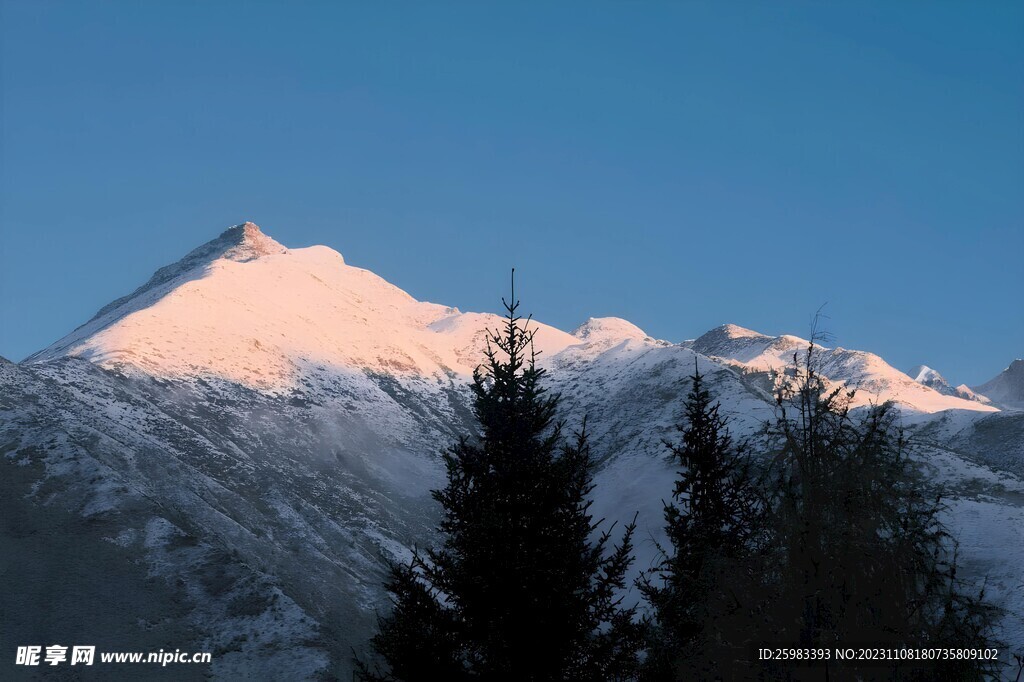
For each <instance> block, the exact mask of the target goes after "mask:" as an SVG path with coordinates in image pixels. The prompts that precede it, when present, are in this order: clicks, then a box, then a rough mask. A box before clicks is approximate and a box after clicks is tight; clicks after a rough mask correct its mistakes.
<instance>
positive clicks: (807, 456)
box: [356, 291, 998, 680]
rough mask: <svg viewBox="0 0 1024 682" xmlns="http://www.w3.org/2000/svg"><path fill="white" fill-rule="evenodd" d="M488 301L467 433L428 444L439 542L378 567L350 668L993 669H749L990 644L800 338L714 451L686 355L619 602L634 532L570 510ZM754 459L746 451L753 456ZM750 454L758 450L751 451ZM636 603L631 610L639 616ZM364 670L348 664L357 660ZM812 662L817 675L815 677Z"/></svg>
mask: <svg viewBox="0 0 1024 682" xmlns="http://www.w3.org/2000/svg"><path fill="white" fill-rule="evenodd" d="M518 306H519V304H518V302H517V301H516V300H515V299H514V291H513V298H512V300H511V301H509V302H507V303H506V304H505V308H506V318H505V324H504V327H503V328H502V329H500V330H496V331H494V332H490V333H489V338H488V344H487V349H486V362H485V364H484V365H483V367H482V368H480V369H479V370H478V371H477V372H476V373H475V374H474V380H473V384H472V391H473V396H474V411H475V416H476V419H477V421H478V424H479V431H480V435H479V437H472V438H471V437H469V436H467V437H464V438H462V439H461V440H460V441H459V442H458V443H457V444H456V445H454V446H453V447H452V448H451V449H450V450H448V451H447V452H446V453H445V455H444V461H445V465H446V468H447V479H448V481H447V485H446V486H445V487H444V488H443V489H441V490H438V491H435V492H434V498H435V499H436V500H437V502H438V503H439V504H440V506H441V510H442V519H441V522H440V525H439V531H440V534H441V537H442V538H443V540H442V542H441V544H440V546H439V547H437V548H434V549H429V550H426V551H424V552H416V553H415V554H414V558H413V560H412V562H411V563H409V564H407V565H394V566H392V569H391V575H390V579H389V581H388V583H387V589H388V591H389V592H390V594H391V595H392V599H393V602H394V609H393V611H392V612H391V613H390V614H388V615H386V616H384V617H382V618H381V619H380V623H379V632H378V634H377V635H376V636H375V637H374V638H373V640H372V642H371V644H372V649H373V653H372V655H371V656H370V657H368V658H367V657H360V658H357V660H356V665H357V676H358V677H360V678H361V679H364V680H634V679H642V680H693V679H723V680H731V679H769V680H770V679H815V680H816V679H864V680H871V679H900V680H903V679H906V680H918V679H920V680H932V679H948V680H981V679H990V678H992V677H993V676H995V675H997V666H998V663H997V662H986V661H978V660H960V661H928V662H921V661H900V662H891V663H888V664H881V665H879V664H873V665H870V666H865V665H857V666H855V665H853V664H850V663H842V662H837V661H834V660H830V661H827V662H820V663H816V664H814V665H807V664H790V663H781V662H770V661H761V660H758V657H757V650H758V648H760V647H764V646H768V645H776V646H778V645H785V646H791V647H792V646H799V647H809V648H823V649H834V648H835V647H840V646H843V647H846V646H862V645H873V646H891V647H894V648H902V647H924V646H928V647H945V646H950V647H957V648H973V647H977V648H985V647H989V646H993V635H992V625H993V622H994V619H995V615H996V613H995V609H994V608H993V607H992V606H990V605H989V604H988V602H987V601H986V600H985V596H984V593H983V592H972V590H971V589H970V588H969V586H967V585H966V584H964V583H963V582H962V581H961V579H960V578H959V577H958V575H957V562H956V548H955V543H954V542H953V541H952V538H950V536H949V534H948V531H947V530H946V528H945V527H944V526H943V524H942V522H941V520H940V514H941V512H942V510H943V504H942V501H941V498H940V497H939V496H938V495H937V494H935V493H934V492H929V490H928V488H927V487H926V486H925V485H924V483H923V482H922V481H921V480H920V478H919V476H918V475H917V473H916V471H915V469H914V467H913V465H912V463H911V462H910V461H909V460H908V458H907V444H906V441H905V439H904V437H903V434H902V433H901V431H900V429H899V428H898V426H897V422H896V413H895V411H894V409H893V407H892V406H891V405H889V404H883V405H879V406H875V407H871V408H868V409H866V410H863V411H860V414H854V413H853V412H852V411H851V409H850V405H851V400H852V398H853V394H852V392H849V391H846V390H845V389H842V388H840V389H831V390H830V389H828V387H827V385H826V382H825V380H824V379H823V378H822V377H821V375H820V374H819V373H818V371H817V367H816V364H817V362H816V360H817V358H816V347H815V346H814V344H811V345H810V347H809V348H808V349H807V351H806V352H805V353H804V354H802V355H796V356H794V359H793V363H792V365H791V367H790V368H789V369H788V370H787V373H786V378H785V380H783V381H781V382H780V385H779V388H778V391H777V396H776V398H777V410H776V418H775V419H774V421H773V422H772V423H771V424H770V425H768V426H767V427H766V429H765V430H764V432H763V433H762V434H761V435H760V437H759V438H758V439H757V442H756V443H739V442H736V441H735V440H734V439H733V437H732V435H731V434H730V432H729V428H728V423H727V420H726V419H725V418H724V417H723V415H722V414H721V413H720V407H719V404H718V403H717V402H716V401H715V400H714V398H713V396H712V395H711V392H710V390H709V388H708V385H707V380H706V377H705V376H704V375H702V374H701V373H700V371H699V368H698V367H697V366H695V369H694V374H693V375H692V377H691V382H692V383H691V387H690V390H689V393H688V395H687V396H686V399H685V403H684V410H683V412H684V413H683V422H682V423H681V424H680V426H679V432H680V433H679V438H678V441H672V442H667V443H666V445H667V446H668V449H669V451H670V453H671V456H672V459H673V461H674V462H675V464H677V465H678V469H679V475H678V479H677V481H676V484H675V488H674V490H673V496H672V499H671V500H670V501H668V502H667V503H666V504H665V512H664V519H665V530H666V535H667V538H668V544H667V545H665V546H663V547H659V550H660V560H659V561H658V563H657V564H656V565H655V566H654V567H653V568H652V569H650V570H648V571H647V572H646V573H644V575H643V576H642V577H641V578H640V579H639V580H638V581H637V582H636V587H637V588H638V590H639V593H640V595H641V596H642V597H643V599H644V605H643V607H642V612H638V610H637V608H636V607H628V608H627V607H625V606H624V602H623V598H624V594H625V593H626V592H627V591H628V588H629V587H630V586H629V585H628V584H627V582H628V580H627V573H628V571H629V569H630V566H631V564H632V561H633V558H632V551H633V547H632V539H633V532H634V525H633V524H629V525H627V526H626V527H625V528H624V529H623V533H622V534H621V538H620V541H619V543H618V544H613V542H612V536H611V531H612V527H607V528H605V529H604V530H603V531H602V530H601V529H600V528H599V527H600V525H601V524H600V523H599V522H595V520H594V519H593V518H592V516H591V514H590V511H589V509H590V497H591V492H592V490H593V484H592V473H593V467H594V463H593V459H592V456H591V452H590V446H589V443H588V438H587V434H586V427H585V423H584V425H583V426H581V427H580V430H579V431H578V432H574V433H572V434H567V433H566V431H565V427H564V425H563V424H562V423H561V422H559V421H558V420H557V416H556V415H557V412H558V402H559V396H557V395H552V394H549V393H548V392H547V391H546V390H545V388H544V386H543V380H544V370H543V369H541V368H539V367H538V366H537V364H536V353H535V352H534V350H533V332H532V331H531V330H530V329H529V320H526V321H525V322H524V321H523V320H522V319H521V318H520V317H519V316H518V314H517V309H518ZM755 446H756V449H758V450H764V451H766V452H767V453H768V456H758V457H755V456H753V450H754V449H755ZM761 454H763V453H761ZM641 614H642V615H641ZM368 661H370V662H368ZM823 675H824V676H823Z"/></svg>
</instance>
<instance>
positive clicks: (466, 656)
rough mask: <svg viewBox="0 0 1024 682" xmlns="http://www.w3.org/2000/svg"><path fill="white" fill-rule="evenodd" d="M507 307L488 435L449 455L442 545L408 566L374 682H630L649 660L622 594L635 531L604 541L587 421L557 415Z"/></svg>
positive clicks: (486, 373) (478, 398) (397, 574)
mask: <svg viewBox="0 0 1024 682" xmlns="http://www.w3.org/2000/svg"><path fill="white" fill-rule="evenodd" d="M514 296H515V292H514V289H513V298H512V300H511V302H505V308H506V311H507V314H506V317H505V323H504V328H503V329H502V330H501V331H495V332H489V338H488V343H487V349H486V362H485V364H484V365H483V367H482V368H480V369H478V371H477V372H475V374H474V378H473V384H472V387H471V388H472V391H473V395H474V412H475V416H476V418H477V420H478V422H479V428H480V437H479V438H477V439H471V438H468V437H464V438H462V439H461V440H460V441H459V442H458V443H457V444H456V445H455V446H453V447H452V448H451V449H450V450H449V451H447V452H446V453H445V456H444V460H445V465H446V468H447V477H448V482H447V485H446V486H445V487H444V488H443V489H442V490H438V491H435V492H434V498H435V499H436V500H437V501H438V502H439V503H440V505H441V507H442V512H443V515H442V520H441V523H440V526H439V531H440V533H441V534H442V536H443V544H442V545H441V546H440V547H439V548H437V549H434V550H431V551H428V552H426V553H425V554H423V553H417V554H416V556H415V558H414V559H413V561H412V564H411V565H409V566H395V567H393V569H392V576H391V580H390V581H389V583H388V585H387V587H388V589H389V591H390V592H391V594H392V596H393V600H394V603H395V608H394V612H393V613H392V614H391V615H390V616H388V617H386V618H384V619H382V620H381V623H380V632H379V634H377V636H376V637H374V639H373V641H372V645H373V648H374V650H375V651H376V653H377V654H378V656H379V657H380V658H381V659H383V663H384V667H385V670H383V671H379V670H371V669H370V668H369V666H367V665H364V664H362V663H359V662H357V666H358V667H359V674H360V675H361V677H362V678H363V679H388V680H390V679H400V680H417V679H424V680H433V679H445V680H458V679H486V680H516V681H527V680H617V679H629V678H630V677H631V676H632V675H633V674H634V672H635V668H636V665H637V650H638V647H639V644H640V639H641V638H640V626H639V625H638V624H637V623H636V619H635V618H634V610H633V609H631V608H623V607H622V605H621V603H620V600H621V597H620V594H621V592H622V590H623V589H624V587H625V580H626V579H625V576H626V572H627V570H628V568H629V566H630V563H631V561H632V544H631V539H632V534H633V528H634V526H633V525H632V524H631V525H629V526H628V527H627V528H626V529H625V532H624V535H623V537H622V540H621V543H620V544H619V545H618V546H612V545H611V540H610V531H611V529H608V530H607V531H605V532H604V533H603V534H601V535H600V536H599V537H598V538H596V539H595V538H594V531H595V529H596V524H595V523H594V521H593V519H592V517H591V514H590V512H589V508H590V501H589V496H590V493H591V490H592V487H593V486H592V483H591V475H592V468H593V462H592V458H591V453H590V447H589V444H588V441H587V435H586V425H585V424H584V426H583V428H582V429H581V430H580V431H579V432H578V433H576V434H575V437H574V438H571V439H566V438H564V436H563V432H562V425H561V424H560V423H558V422H556V420H555V414H556V410H557V407H558V397H557V396H554V395H550V394H548V393H547V391H546V390H545V389H544V387H543V385H542V380H543V378H544V370H543V369H542V368H540V367H538V366H537V364H536V356H537V354H536V352H535V351H534V348H533V334H534V332H533V331H532V330H531V329H530V328H529V320H528V319H527V320H526V321H525V323H524V322H523V320H522V318H520V317H519V316H518V314H517V309H518V307H519V303H518V301H516V300H515V297H514Z"/></svg>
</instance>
